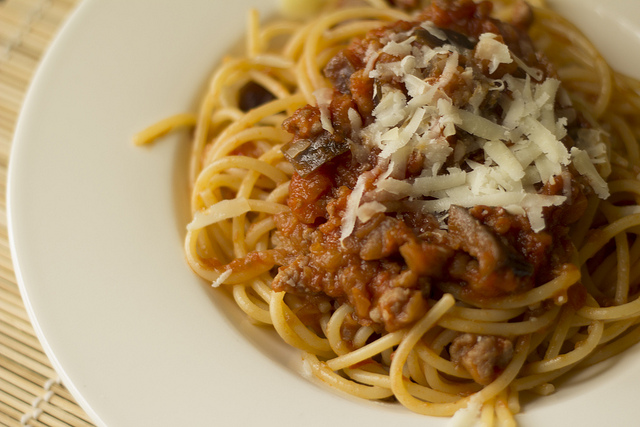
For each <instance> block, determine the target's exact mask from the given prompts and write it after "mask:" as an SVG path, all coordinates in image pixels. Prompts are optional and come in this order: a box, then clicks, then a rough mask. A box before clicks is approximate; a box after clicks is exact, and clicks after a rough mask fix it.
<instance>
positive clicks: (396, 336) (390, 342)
mask: <svg viewBox="0 0 640 427" xmlns="http://www.w3.org/2000/svg"><path fill="white" fill-rule="evenodd" d="M405 332H406V331H404V330H400V331H396V332H392V333H389V334H386V335H383V336H382V337H380V338H378V339H377V340H375V341H373V342H371V343H369V344H367V345H365V346H364V347H360V348H359V349H357V350H353V351H352V352H350V353H347V354H345V355H341V356H338V357H336V358H333V359H331V360H328V361H327V366H328V367H329V368H330V369H331V370H333V371H339V370H340V369H344V368H347V367H349V366H353V365H355V364H357V363H359V362H362V361H363V360H367V359H370V358H372V357H374V356H375V355H377V354H380V353H381V352H382V351H383V350H387V349H390V348H392V347H393V346H396V345H398V344H399V343H400V341H402V339H403V337H404V335H405Z"/></svg>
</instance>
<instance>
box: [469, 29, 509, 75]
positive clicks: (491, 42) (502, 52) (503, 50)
mask: <svg viewBox="0 0 640 427" xmlns="http://www.w3.org/2000/svg"><path fill="white" fill-rule="evenodd" d="M497 37H498V36H497V35H496V34H493V33H484V34H481V35H480V39H479V40H478V44H477V45H476V50H475V57H476V58H478V59H482V60H485V61H489V63H490V65H489V74H493V73H494V72H495V71H496V70H497V69H498V67H499V66H500V64H511V63H512V62H513V59H512V58H511V52H509V48H508V47H507V45H505V44H504V43H501V42H500V41H499V40H497V39H496V38H497Z"/></svg>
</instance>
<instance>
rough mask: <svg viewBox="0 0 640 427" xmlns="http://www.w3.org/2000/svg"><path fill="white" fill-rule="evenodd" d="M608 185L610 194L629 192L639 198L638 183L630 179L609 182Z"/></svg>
mask: <svg viewBox="0 0 640 427" xmlns="http://www.w3.org/2000/svg"><path fill="white" fill-rule="evenodd" d="M608 184H609V191H610V192H611V194H613V193H623V192H629V193H633V194H635V195H637V196H640V181H636V180H632V179H620V180H616V181H610V182H609V183H608Z"/></svg>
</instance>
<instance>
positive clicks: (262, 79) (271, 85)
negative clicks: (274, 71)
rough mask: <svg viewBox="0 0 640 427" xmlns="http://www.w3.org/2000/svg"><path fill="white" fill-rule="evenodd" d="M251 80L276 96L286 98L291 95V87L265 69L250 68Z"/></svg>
mask: <svg viewBox="0 0 640 427" xmlns="http://www.w3.org/2000/svg"><path fill="white" fill-rule="evenodd" d="M248 75H249V77H250V78H251V80H253V81H254V82H256V83H258V84H259V85H260V86H262V87H263V88H265V89H267V90H268V91H269V92H271V93H272V94H273V95H274V96H275V97H276V98H279V99H284V98H287V97H289V96H291V92H289V89H287V87H286V86H285V85H284V84H283V83H282V82H281V81H279V80H277V79H275V78H273V77H271V76H270V75H269V74H267V73H265V72H264V71H258V70H249V73H248Z"/></svg>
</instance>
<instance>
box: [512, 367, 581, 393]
mask: <svg viewBox="0 0 640 427" xmlns="http://www.w3.org/2000/svg"><path fill="white" fill-rule="evenodd" d="M573 368H574V367H573V366H565V367H564V368H562V369H557V370H555V371H550V372H545V373H543V374H533V375H526V376H522V377H520V378H516V379H515V380H513V383H512V384H511V387H512V388H514V389H515V390H518V391H523V390H531V389H533V388H535V387H539V386H541V385H543V384H546V383H548V382H549V381H553V380H555V379H556V378H558V377H560V376H562V375H564V374H566V373H567V372H569V371H570V370H571V369H573Z"/></svg>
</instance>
